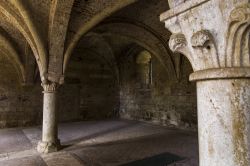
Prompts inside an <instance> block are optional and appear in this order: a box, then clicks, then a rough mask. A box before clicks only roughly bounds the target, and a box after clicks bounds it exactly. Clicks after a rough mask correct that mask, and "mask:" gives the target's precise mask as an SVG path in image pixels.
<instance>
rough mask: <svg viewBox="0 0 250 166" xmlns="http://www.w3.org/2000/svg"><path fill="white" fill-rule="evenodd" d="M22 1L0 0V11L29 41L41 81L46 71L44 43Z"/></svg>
mask: <svg viewBox="0 0 250 166" xmlns="http://www.w3.org/2000/svg"><path fill="white" fill-rule="evenodd" d="M24 2H25V1H22V2H21V1H20V0H12V1H1V3H0V12H1V13H2V14H3V15H4V16H5V17H6V18H7V21H8V22H10V23H11V24H12V25H13V26H14V27H15V28H16V29H17V30H18V31H20V33H21V34H22V35H23V36H24V38H25V39H26V40H27V42H28V43H29V45H30V47H31V49H32V51H33V53H34V56H35V58H36V61H37V64H38V67H39V71H40V76H41V80H42V81H43V80H44V79H46V73H47V52H46V48H45V44H44V42H43V41H42V39H41V36H40V35H39V33H38V29H37V28H36V26H35V24H34V22H33V20H32V19H31V16H30V13H29V12H28V10H27V8H26V7H25V3H24ZM17 11H18V12H17Z"/></svg>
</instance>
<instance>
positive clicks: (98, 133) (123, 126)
mask: <svg viewBox="0 0 250 166" xmlns="http://www.w3.org/2000/svg"><path fill="white" fill-rule="evenodd" d="M137 124H139V122H136V121H133V122H132V123H130V124H122V125H119V126H114V127H112V128H108V129H105V130H103V131H100V132H96V133H92V134H90V135H86V136H84V137H82V138H77V139H74V140H70V141H67V142H65V143H64V145H63V146H62V148H63V149H65V148H68V147H71V146H73V145H74V144H77V143H79V142H82V141H86V140H90V139H94V138H97V137H100V136H104V135H107V134H110V133H114V132H117V131H120V130H123V129H128V128H131V127H134V126H136V125H137Z"/></svg>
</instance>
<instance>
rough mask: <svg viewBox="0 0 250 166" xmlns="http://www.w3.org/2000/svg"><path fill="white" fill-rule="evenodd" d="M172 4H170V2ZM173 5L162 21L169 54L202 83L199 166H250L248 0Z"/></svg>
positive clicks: (199, 94)
mask: <svg viewBox="0 0 250 166" xmlns="http://www.w3.org/2000/svg"><path fill="white" fill-rule="evenodd" d="M170 2H171V1H170ZM184 2H185V1H179V3H173V2H172V3H171V5H170V6H171V7H172V9H170V10H169V11H167V12H166V13H163V14H162V15H161V20H162V21H164V22H165V25H166V28H168V29H169V30H170V31H171V32H172V33H173V34H172V36H171V37H170V40H169V46H170V49H171V50H173V51H175V52H179V53H182V54H184V55H185V56H186V57H187V58H188V59H189V61H190V62H191V64H192V67H193V70H194V73H193V74H191V75H190V80H191V81H196V82H197V100H198V132H199V158H200V164H199V165H200V166H248V165H250V55H249V53H250V49H249V47H250V43H249V39H250V37H249V35H250V33H249V32H250V5H249V2H248V0H237V1H235V0H189V1H186V2H185V3H184Z"/></svg>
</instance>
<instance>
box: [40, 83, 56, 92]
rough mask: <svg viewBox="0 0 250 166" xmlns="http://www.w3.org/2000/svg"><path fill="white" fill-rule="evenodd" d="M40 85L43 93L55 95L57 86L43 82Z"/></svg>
mask: <svg viewBox="0 0 250 166" xmlns="http://www.w3.org/2000/svg"><path fill="white" fill-rule="evenodd" d="M41 85H42V87H43V89H44V93H55V92H56V91H57V89H58V87H59V84H58V83H56V82H45V83H42V84H41Z"/></svg>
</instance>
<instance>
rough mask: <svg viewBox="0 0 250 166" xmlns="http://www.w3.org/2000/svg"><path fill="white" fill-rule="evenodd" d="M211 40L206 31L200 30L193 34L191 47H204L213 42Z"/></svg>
mask: <svg viewBox="0 0 250 166" xmlns="http://www.w3.org/2000/svg"><path fill="white" fill-rule="evenodd" d="M212 38H213V37H212V35H211V34H210V32H209V31H208V30H200V31H198V32H196V33H194V34H193V36H192V38H191V44H192V46H193V47H204V46H205V44H206V43H208V42H209V41H212V40H213V39H212Z"/></svg>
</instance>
